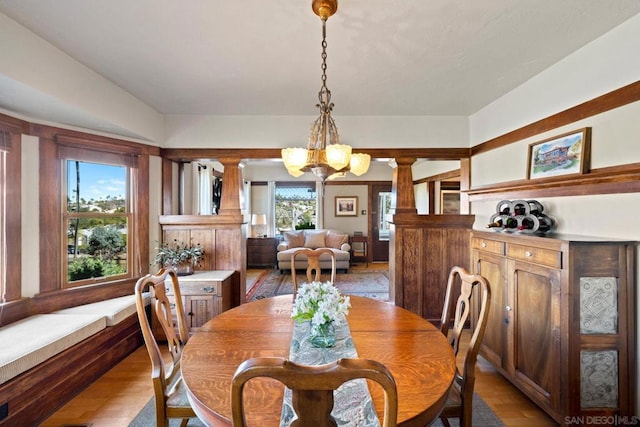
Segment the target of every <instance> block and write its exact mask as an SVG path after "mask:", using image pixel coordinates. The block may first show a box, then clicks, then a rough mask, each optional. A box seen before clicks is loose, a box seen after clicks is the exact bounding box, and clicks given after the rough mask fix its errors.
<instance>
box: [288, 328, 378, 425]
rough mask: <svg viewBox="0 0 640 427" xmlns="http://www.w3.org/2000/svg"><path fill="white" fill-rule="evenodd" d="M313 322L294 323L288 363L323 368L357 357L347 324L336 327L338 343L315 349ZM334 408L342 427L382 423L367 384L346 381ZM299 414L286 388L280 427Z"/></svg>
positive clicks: (335, 399)
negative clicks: (320, 366)
mask: <svg viewBox="0 0 640 427" xmlns="http://www.w3.org/2000/svg"><path fill="white" fill-rule="evenodd" d="M310 327H311V323H310V322H301V323H298V322H295V324H294V327H293V337H292V339H291V349H290V351H289V360H291V361H292V362H295V363H299V364H302V365H323V364H326V363H331V362H335V361H336V360H338V359H341V358H356V357H358V353H357V352H356V349H355V347H354V345H353V340H352V339H351V330H350V329H349V325H348V324H347V322H346V321H343V322H342V324H341V325H340V326H338V327H336V343H335V345H334V346H333V347H330V348H315V347H313V346H312V345H311V343H310V342H309V329H310ZM333 398H334V407H333V411H332V412H331V415H332V416H333V417H334V418H335V420H336V423H337V424H338V425H339V426H349V427H356V426H357V427H379V426H380V422H379V421H378V417H377V415H376V411H375V408H374V406H373V400H372V399H371V394H370V393H369V388H368V387H367V381H366V380H364V379H357V380H352V381H347V382H346V383H344V384H342V386H340V388H338V389H337V390H336V391H335V392H334V396H333ZM295 417H296V415H295V412H294V411H293V407H292V405H291V390H289V389H286V390H285V395H284V402H283V406H282V416H281V417H280V426H281V427H288V426H289V425H290V424H291V422H292V421H293V420H294V419H295Z"/></svg>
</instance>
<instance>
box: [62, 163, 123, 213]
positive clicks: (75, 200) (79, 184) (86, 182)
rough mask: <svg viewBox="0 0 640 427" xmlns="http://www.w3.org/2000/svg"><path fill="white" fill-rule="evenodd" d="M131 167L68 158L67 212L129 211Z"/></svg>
mask: <svg viewBox="0 0 640 427" xmlns="http://www.w3.org/2000/svg"><path fill="white" fill-rule="evenodd" d="M126 185H127V168H126V167H124V166H112V165H102V164H97V163H89V162H80V161H75V160H68V161H67V212H110V213H113V212H125V211H126V203H125V196H126Z"/></svg>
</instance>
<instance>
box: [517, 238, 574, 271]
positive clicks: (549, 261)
mask: <svg viewBox="0 0 640 427" xmlns="http://www.w3.org/2000/svg"><path fill="white" fill-rule="evenodd" d="M507 256H508V257H509V258H513V259H517V260H521V261H526V262H532V263H534V264H540V265H545V266H547V267H552V268H562V252H560V251H554V250H551V249H540V248H532V247H530V246H522V245H514V244H511V243H509V244H508V245H507Z"/></svg>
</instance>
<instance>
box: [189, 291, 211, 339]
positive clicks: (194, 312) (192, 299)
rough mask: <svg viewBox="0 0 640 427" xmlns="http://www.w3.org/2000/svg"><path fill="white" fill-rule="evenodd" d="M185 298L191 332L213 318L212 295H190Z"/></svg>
mask: <svg viewBox="0 0 640 427" xmlns="http://www.w3.org/2000/svg"><path fill="white" fill-rule="evenodd" d="M184 299H185V311H186V312H187V322H188V323H189V331H190V332H194V329H195V330H197V328H199V327H200V326H202V325H204V324H205V323H207V321H209V320H211V319H212V318H213V316H214V307H213V297H212V296H211V295H190V296H187V297H184Z"/></svg>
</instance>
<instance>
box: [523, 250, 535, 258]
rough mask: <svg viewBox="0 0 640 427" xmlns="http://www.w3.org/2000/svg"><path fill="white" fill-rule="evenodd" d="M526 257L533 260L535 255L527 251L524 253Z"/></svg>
mask: <svg viewBox="0 0 640 427" xmlns="http://www.w3.org/2000/svg"><path fill="white" fill-rule="evenodd" d="M524 256H526V257H527V258H531V257H532V256H533V254H532V253H531V252H529V251H526V252H525V253H524Z"/></svg>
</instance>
